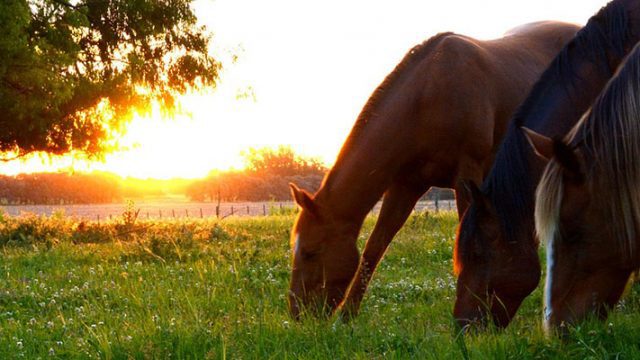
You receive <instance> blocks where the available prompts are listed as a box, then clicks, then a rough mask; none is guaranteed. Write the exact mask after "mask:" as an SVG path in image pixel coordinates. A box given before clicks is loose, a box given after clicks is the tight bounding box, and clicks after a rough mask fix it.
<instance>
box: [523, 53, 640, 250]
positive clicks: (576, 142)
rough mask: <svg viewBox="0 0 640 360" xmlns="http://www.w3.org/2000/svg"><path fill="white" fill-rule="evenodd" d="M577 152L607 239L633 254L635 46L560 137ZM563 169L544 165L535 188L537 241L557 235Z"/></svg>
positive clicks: (637, 111) (639, 189)
mask: <svg viewBox="0 0 640 360" xmlns="http://www.w3.org/2000/svg"><path fill="white" fill-rule="evenodd" d="M565 142H566V143H568V144H570V145H571V146H572V147H575V148H578V149H580V150H581V151H582V154H583V156H584V159H585V165H586V166H585V169H584V171H585V181H587V184H586V186H587V187H588V188H589V189H590V190H591V197H590V201H591V202H592V206H598V207H601V208H602V209H603V210H604V212H605V215H606V220H607V222H608V223H609V224H611V226H610V227H609V229H608V230H609V231H610V234H608V235H609V238H610V239H615V241H616V244H617V245H618V249H619V251H621V252H623V254H625V255H629V256H633V255H634V253H635V251H636V240H637V239H636V238H637V234H639V233H640V46H636V47H635V48H634V50H633V52H632V54H631V55H630V56H629V58H628V59H627V61H626V62H625V63H624V64H623V65H622V66H621V68H620V69H619V70H618V72H617V73H616V75H615V76H614V77H613V78H612V79H611V80H610V81H609V83H608V84H607V86H606V87H605V89H604V90H603V92H602V93H601V94H600V96H599V97H598V98H597V99H596V101H595V102H594V105H593V106H592V108H591V109H590V110H589V111H588V112H587V113H586V114H585V115H584V116H583V118H582V119H581V120H580V121H579V122H578V123H577V124H576V125H575V127H574V128H573V129H572V130H571V131H570V132H569V134H568V135H567V136H566V138H565ZM563 184H564V181H563V168H562V167H561V165H560V164H559V163H558V162H557V161H556V160H551V161H550V162H549V164H548V165H547V167H546V169H545V172H544V174H543V176H542V179H541V181H540V183H539V184H538V188H537V190H536V206H535V223H536V232H537V234H538V237H539V239H540V240H541V241H544V242H547V243H550V242H551V240H553V239H554V238H556V237H557V238H560V236H559V228H558V226H559V220H560V219H559V217H560V207H561V204H562V199H563V194H564V189H563Z"/></svg>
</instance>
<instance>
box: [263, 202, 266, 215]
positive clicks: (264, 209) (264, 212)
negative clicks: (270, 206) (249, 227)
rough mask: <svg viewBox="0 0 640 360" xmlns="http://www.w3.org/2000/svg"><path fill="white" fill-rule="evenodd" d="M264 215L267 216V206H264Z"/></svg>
mask: <svg viewBox="0 0 640 360" xmlns="http://www.w3.org/2000/svg"><path fill="white" fill-rule="evenodd" d="M262 215H264V216H267V205H265V204H262Z"/></svg>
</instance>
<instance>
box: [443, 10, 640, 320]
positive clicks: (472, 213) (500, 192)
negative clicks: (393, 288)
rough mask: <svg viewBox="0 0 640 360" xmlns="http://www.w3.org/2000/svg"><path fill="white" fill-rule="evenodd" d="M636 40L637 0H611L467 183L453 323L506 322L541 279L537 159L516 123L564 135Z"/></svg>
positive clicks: (561, 57) (536, 89)
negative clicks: (480, 177) (487, 166)
mask: <svg viewBox="0 0 640 360" xmlns="http://www.w3.org/2000/svg"><path fill="white" fill-rule="evenodd" d="M639 39H640V1H638V0H615V1H612V2H611V3H609V4H608V5H607V6H606V7H605V8H603V9H602V10H601V11H600V12H599V13H598V14H596V15H595V16H594V17H592V18H591V19H590V20H589V22H588V24H587V25H586V26H585V27H584V28H583V29H582V30H580V32H579V33H578V35H576V38H575V39H574V40H572V41H571V42H570V43H569V44H568V45H567V47H566V48H565V49H564V50H563V51H562V52H561V53H560V54H559V56H558V57H557V58H556V59H555V60H554V62H553V63H552V65H551V66H550V68H549V69H548V70H547V71H545V73H544V74H543V75H542V77H541V78H540V80H539V81H538V83H537V84H536V85H535V86H534V88H533V90H532V91H531V94H530V96H529V97H528V98H527V100H526V101H525V102H524V103H523V105H522V106H521V107H520V109H519V110H518V111H517V112H516V115H515V117H514V120H513V121H512V122H511V125H510V128H509V130H508V132H507V135H506V136H505V138H504V142H503V143H502V145H501V146H500V150H499V151H498V153H497V154H496V157H495V163H494V166H493V168H492V170H491V172H490V173H489V175H488V176H487V178H486V179H485V181H484V183H483V185H482V188H481V189H478V188H477V187H475V186H473V185H472V186H471V193H472V194H473V196H472V197H473V203H472V204H471V206H470V207H469V209H468V210H467V212H466V213H465V215H464V216H463V218H462V220H461V223H460V227H459V230H458V236H457V238H456V249H455V268H456V272H457V273H458V284H457V298H456V304H455V308H454V316H455V318H456V319H457V320H458V322H459V324H460V325H462V326H465V325H467V324H469V323H473V322H475V321H479V322H481V323H484V322H485V321H486V316H487V315H491V316H492V317H493V321H494V323H495V324H496V325H498V326H506V325H508V324H509V322H510V321H511V318H512V317H513V316H514V315H515V313H516V311H517V309H518V307H519V306H520V304H521V302H522V300H523V299H524V298H525V297H526V296H527V295H529V294H530V293H531V292H532V291H533V290H534V289H535V288H536V286H537V285H538V282H539V279H540V263H539V260H538V253H537V248H538V242H537V239H536V238H535V231H534V221H533V208H534V191H535V186H536V184H537V183H538V180H539V179H540V175H541V174H542V170H543V166H544V164H543V163H542V162H541V161H540V160H539V159H537V158H536V157H535V156H534V155H533V152H532V151H531V150H530V147H529V145H528V144H527V140H526V139H525V136H524V135H523V133H522V131H521V130H520V127H521V126H527V127H529V128H532V129H534V130H536V131H538V132H540V133H542V134H544V135H546V136H551V137H553V136H563V135H564V134H566V133H567V132H568V131H569V130H570V129H571V128H572V127H573V125H574V124H575V123H576V122H578V120H579V119H580V117H581V116H582V114H584V112H585V111H586V110H587V109H588V108H589V106H590V105H591V104H592V103H593V101H594V100H595V98H596V96H597V95H598V94H599V93H600V92H601V91H602V88H603V87H604V86H605V84H606V83H607V81H608V80H609V79H610V78H611V77H612V76H613V73H614V71H615V70H616V68H617V67H618V65H619V64H620V62H621V61H622V59H623V58H624V57H625V55H626V54H628V52H629V51H630V50H631V49H632V48H633V46H634V45H635V43H636V42H637V41H638V40H639Z"/></svg>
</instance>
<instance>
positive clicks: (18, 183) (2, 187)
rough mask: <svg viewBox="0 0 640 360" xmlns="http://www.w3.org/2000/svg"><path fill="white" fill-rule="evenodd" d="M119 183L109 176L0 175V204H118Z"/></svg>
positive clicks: (120, 191) (120, 198)
mask: <svg viewBox="0 0 640 360" xmlns="http://www.w3.org/2000/svg"><path fill="white" fill-rule="evenodd" d="M121 181H122V180H121V179H120V178H119V177H117V176H114V175H110V174H63V173H42V174H20V175H18V176H2V175H0V203H1V204H5V205H7V204H14V205H18V204H48V205H60V204H91V203H109V202H117V201H122V198H123V196H122V195H123V191H122V186H121Z"/></svg>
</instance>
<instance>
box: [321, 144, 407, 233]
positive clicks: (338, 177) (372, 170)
mask: <svg viewBox="0 0 640 360" xmlns="http://www.w3.org/2000/svg"><path fill="white" fill-rule="evenodd" d="M386 150H388V148H387V149H386ZM385 155H386V154H385V152H383V151H376V150H375V149H364V148H363V149H357V150H352V151H350V152H349V154H348V155H346V156H344V157H341V158H340V159H339V160H338V161H337V162H336V165H335V166H334V167H333V168H332V169H331V171H330V172H329V173H328V174H327V177H326V178H325V180H324V182H323V185H322V187H321V188H320V190H319V191H318V193H317V194H316V201H318V202H319V204H320V205H321V206H323V207H326V208H328V209H330V210H331V212H332V213H333V215H334V216H335V217H337V218H340V219H344V220H348V221H353V222H362V221H363V220H364V218H365V217H366V216H367V213H368V212H369V211H370V210H371V209H372V208H373V207H374V206H375V204H376V203H377V202H378V200H379V199H380V198H381V197H382V195H383V194H384V192H385V191H386V189H387V188H388V187H389V184H390V183H391V179H392V178H393V173H394V170H395V169H396V167H397V165H395V164H394V159H392V158H390V157H388V156H385Z"/></svg>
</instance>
